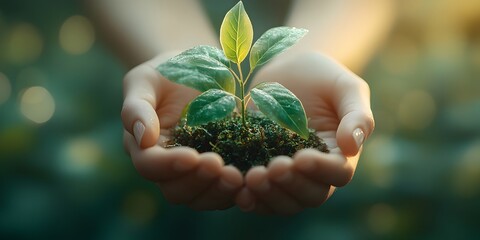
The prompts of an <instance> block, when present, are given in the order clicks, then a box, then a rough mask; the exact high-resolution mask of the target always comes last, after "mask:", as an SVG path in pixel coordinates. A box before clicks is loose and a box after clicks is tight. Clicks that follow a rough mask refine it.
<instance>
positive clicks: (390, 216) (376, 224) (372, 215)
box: [367, 203, 398, 234]
mask: <svg viewBox="0 0 480 240" xmlns="http://www.w3.org/2000/svg"><path fill="white" fill-rule="evenodd" d="M367 221H368V225H369V227H370V229H371V230H372V232H374V233H376V234H386V233H389V232H392V231H393V230H394V228H395V226H396V224H397V222H398V216H397V213H396V212H395V209H393V208H392V207H391V206H389V205H387V204H385V203H378V204H375V205H373V206H372V207H371V208H370V210H369V212H368V216H367Z"/></svg>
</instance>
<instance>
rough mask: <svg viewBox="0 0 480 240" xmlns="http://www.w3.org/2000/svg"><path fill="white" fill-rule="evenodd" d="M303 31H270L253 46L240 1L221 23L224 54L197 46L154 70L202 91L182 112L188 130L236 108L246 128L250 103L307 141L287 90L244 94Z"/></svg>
mask: <svg viewBox="0 0 480 240" xmlns="http://www.w3.org/2000/svg"><path fill="white" fill-rule="evenodd" d="M307 32H308V31H307V30H305V29H299V28H292V27H276V28H272V29H270V30H268V31H266V32H265V33H264V34H263V35H262V36H261V37H260V38H259V39H258V40H257V41H256V42H255V43H254V44H253V46H252V42H253V27H252V23H251V22H250V19H249V17H248V15H247V13H246V11H245V8H244V6H243V3H242V2H241V1H240V2H238V3H237V4H236V5H235V6H234V7H233V8H232V9H230V11H228V12H227V14H226V15H225V18H224V19H223V22H222V25H221V28H220V43H221V46H222V49H223V52H222V51H221V50H220V49H217V48H215V47H211V46H197V47H194V48H192V49H189V50H187V51H185V52H182V53H181V54H179V55H177V56H175V57H173V58H171V59H170V60H168V61H167V62H165V63H163V64H161V65H160V66H158V67H157V69H158V71H159V72H160V73H161V74H162V75H163V76H165V77H166V78H167V79H169V80H170V81H173V82H175V83H178V84H182V85H185V86H188V87H191V88H194V89H197V90H199V91H200V92H202V94H200V95H199V96H198V97H197V98H195V99H194V100H193V101H192V102H190V103H189V105H188V106H187V107H186V120H187V121H186V123H187V125H190V126H197V125H202V124H206V123H209V122H212V121H217V120H220V119H223V118H225V117H227V116H229V115H230V114H231V113H232V112H233V111H234V110H235V109H236V108H237V106H238V108H239V109H238V110H239V112H240V114H241V117H242V123H243V127H244V128H247V127H248V126H247V119H246V117H247V113H246V111H247V109H246V106H247V104H248V102H249V101H250V100H252V101H253V103H254V104H255V105H256V106H257V107H258V109H259V110H260V111H261V112H262V113H263V114H264V115H265V116H266V117H268V118H270V119H271V120H273V121H275V122H276V123H278V124H279V125H281V126H283V127H285V128H287V129H290V130H291V131H293V132H295V133H297V134H298V135H300V136H301V137H303V138H305V139H307V138H308V137H309V131H308V128H307V118H306V115H305V110H304V109H303V106H302V103H301V102H300V100H299V99H298V98H297V97H296V96H295V95H294V94H293V93H292V92H291V91H289V90H288V89H287V88H285V87H284V86H282V85H281V84H279V83H275V82H264V83H260V84H258V85H256V86H254V87H253V88H252V89H251V91H249V92H248V91H246V89H245V88H246V86H247V83H248V80H249V79H250V76H251V75H252V73H253V71H254V70H255V69H256V68H258V67H259V66H261V65H263V64H265V63H267V62H268V61H269V60H271V59H272V58H273V57H275V56H276V55H278V54H280V53H282V52H283V51H285V50H286V49H288V48H289V47H291V46H293V45H294V44H295V43H296V42H298V41H299V40H300V39H301V38H302V37H303V36H305V34H306V33H307ZM249 53H250V56H249V61H250V69H249V71H248V74H247V76H246V77H244V74H243V71H242V66H241V63H242V62H243V61H244V60H245V58H246V57H247V56H248V55H249ZM234 68H236V69H234ZM237 87H238V88H239V89H238V90H237Z"/></svg>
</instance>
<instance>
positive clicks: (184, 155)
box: [124, 133, 200, 182]
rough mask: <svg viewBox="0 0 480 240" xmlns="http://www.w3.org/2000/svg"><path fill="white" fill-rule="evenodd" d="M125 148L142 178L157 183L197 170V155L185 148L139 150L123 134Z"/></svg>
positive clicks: (127, 135)
mask: <svg viewBox="0 0 480 240" xmlns="http://www.w3.org/2000/svg"><path fill="white" fill-rule="evenodd" d="M124 135H125V145H126V146H127V149H128V151H129V152H130V156H131V157H132V162H133V165H134V166H135V168H136V169H137V171H138V172H139V173H140V175H142V176H143V177H144V178H146V179H148V180H150V181H154V182H158V181H166V180H170V179H174V178H178V177H180V176H183V175H185V174H187V173H188V172H190V171H192V170H193V169H195V168H197V166H198V164H199V161H200V158H199V154H198V153H197V152H196V151H195V150H193V149H191V148H187V147H175V148H171V149H164V148H162V147H159V146H154V147H150V148H147V149H140V147H139V146H138V145H137V144H136V142H135V139H134V138H133V136H132V135H131V134H129V133H125V134H124Z"/></svg>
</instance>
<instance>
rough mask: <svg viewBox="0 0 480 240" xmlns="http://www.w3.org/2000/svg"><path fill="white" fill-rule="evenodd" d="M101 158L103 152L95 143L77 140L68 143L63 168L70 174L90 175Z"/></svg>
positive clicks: (88, 140)
mask: <svg viewBox="0 0 480 240" xmlns="http://www.w3.org/2000/svg"><path fill="white" fill-rule="evenodd" d="M101 157H102V150H101V148H100V147H99V145H98V144H97V143H96V142H95V141H93V140H91V139H88V138H77V139H73V140H71V141H69V142H68V143H67V145H66V147H65V151H64V160H65V161H64V162H63V163H62V166H61V167H63V170H64V171H65V172H67V173H69V174H88V173H91V172H92V171H94V169H95V168H96V166H97V165H98V162H100V160H101Z"/></svg>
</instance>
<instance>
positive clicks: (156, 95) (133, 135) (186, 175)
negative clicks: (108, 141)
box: [122, 53, 243, 210]
mask: <svg viewBox="0 0 480 240" xmlns="http://www.w3.org/2000/svg"><path fill="white" fill-rule="evenodd" d="M174 55H175V53H170V54H168V53H167V54H163V55H160V56H158V57H156V58H155V59H153V60H150V61H148V62H146V63H143V64H141V65H139V66H138V67H136V68H134V69H132V70H131V71H130V72H129V73H127V75H126V76H125V78H124V103H123V108H122V121H123V125H124V129H125V131H124V145H125V149H126V150H127V152H128V153H129V154H130V156H131V158H132V161H133V164H134V166H135V167H136V169H137V171H138V172H139V173H140V174H141V175H142V176H143V177H145V178H146V179H148V180H151V181H153V182H155V183H156V184H157V185H158V186H159V188H160V190H161V191H162V193H163V195H164V197H165V198H166V199H167V200H168V201H170V202H171V203H174V204H185V205H187V206H189V207H191V208H193V209H196V210H215V209H225V208H228V207H231V206H232V205H233V204H234V198H235V196H236V194H237V192H238V191H239V190H240V188H241V186H242V185H243V177H242V174H241V173H240V172H239V171H238V170H237V169H236V168H234V167H232V166H225V165H224V163H223V160H222V158H221V157H220V156H219V155H218V154H215V153H202V154H199V153H198V152H196V151H195V150H193V149H191V148H187V147H175V148H168V149H167V148H164V147H165V143H166V141H167V140H168V139H169V138H170V135H169V134H170V131H169V129H170V128H172V127H173V126H175V124H177V123H178V121H179V120H180V116H181V113H182V110H183V108H184V107H185V105H186V104H187V103H188V102H189V101H191V100H192V99H193V98H194V97H195V96H196V95H198V94H199V92H197V91H195V90H193V89H190V88H187V87H185V86H182V85H178V84H175V83H172V82H170V81H168V80H167V79H165V78H164V77H162V76H161V75H160V73H158V71H156V69H155V68H156V66H158V65H159V64H160V63H162V62H164V61H166V60H167V59H168V58H169V57H172V56H174Z"/></svg>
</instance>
